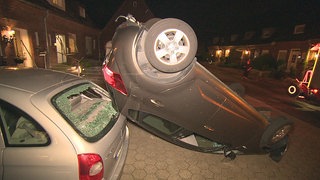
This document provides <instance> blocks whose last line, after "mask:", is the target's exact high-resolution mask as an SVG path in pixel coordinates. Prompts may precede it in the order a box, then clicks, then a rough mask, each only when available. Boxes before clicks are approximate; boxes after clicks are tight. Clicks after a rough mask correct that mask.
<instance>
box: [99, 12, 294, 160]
mask: <svg viewBox="0 0 320 180" xmlns="http://www.w3.org/2000/svg"><path fill="white" fill-rule="evenodd" d="M119 18H124V19H125V22H123V23H122V24H121V25H119V27H118V28H117V29H116V32H115V34H114V36H113V39H112V48H111V50H110V52H109V53H108V54H107V56H106V59H105V61H104V63H103V67H102V71H103V76H104V79H105V81H106V84H107V88H110V90H111V91H112V92H113V93H114V95H115V99H116V101H117V104H118V106H119V108H120V109H121V110H122V113H123V114H124V115H125V116H127V118H128V119H129V120H131V121H133V122H135V123H136V124H137V125H139V126H140V127H142V128H144V129H146V130H147V131H149V132H151V133H153V134H155V135H157V136H159V137H161V138H163V139H165V140H167V141H169V142H171V143H174V144H176V145H179V146H182V147H185V148H188V149H192V150H197V151H201V152H210V153H224V155H225V156H226V157H229V158H231V159H233V158H235V156H236V154H257V153H258V154H260V153H261V154H262V153H269V154H270V157H271V158H272V159H273V160H275V161H279V160H280V159H281V157H282V155H283V154H284V152H285V151H286V149H287V143H288V133H289V132H290V130H291V128H292V122H291V121H290V120H288V119H286V118H284V117H277V118H271V117H268V116H265V115H264V114H263V113H260V112H259V111H257V110H256V109H255V108H253V107H252V106H251V105H250V104H248V103H247V102H246V101H245V100H244V99H243V98H242V97H241V96H240V95H239V94H237V93H236V92H235V91H234V90H232V89H231V87H229V86H227V85H225V84H224V83H223V82H221V81H220V80H219V79H218V78H217V77H215V76H214V75H213V74H212V73H210V72H209V71H208V70H207V69H205V68H204V67H203V66H202V65H200V64H199V63H198V62H197V61H196V59H195V54H196V51H197V37H196V35H195V33H194V31H193V29H192V28H191V27H190V26H189V25H188V24H186V23H185V22H183V21H181V20H179V19H174V18H167V19H158V18H154V19H150V20H149V21H147V22H146V23H140V22H138V21H136V19H135V18H134V17H132V16H131V15H128V16H121V17H119ZM119 18H118V19H119Z"/></svg>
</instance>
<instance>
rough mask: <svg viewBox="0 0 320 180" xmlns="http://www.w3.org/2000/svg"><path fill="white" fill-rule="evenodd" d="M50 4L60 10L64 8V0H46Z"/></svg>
mask: <svg viewBox="0 0 320 180" xmlns="http://www.w3.org/2000/svg"><path fill="white" fill-rule="evenodd" d="M47 1H48V2H49V3H50V4H51V5H52V6H55V7H57V8H59V9H61V10H64V11H65V10H66V4H65V0H47Z"/></svg>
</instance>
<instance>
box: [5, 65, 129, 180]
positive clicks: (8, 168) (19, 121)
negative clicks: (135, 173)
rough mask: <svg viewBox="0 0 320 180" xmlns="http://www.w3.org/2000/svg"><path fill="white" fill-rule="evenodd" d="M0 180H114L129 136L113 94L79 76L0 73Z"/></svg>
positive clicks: (24, 71)
mask: <svg viewBox="0 0 320 180" xmlns="http://www.w3.org/2000/svg"><path fill="white" fill-rule="evenodd" d="M0 92H1V93H0V125H1V131H0V133H1V138H0V148H1V152H0V161H1V165H0V177H1V179H60V180H61V179H68V180H70V179H86V180H87V179H117V178H119V176H120V173H121V170H122V168H123V166H124V162H125V159H126V154H127V151H128V138H129V131H128V128H127V126H126V118H125V117H124V116H123V115H121V114H120V113H119V111H118V108H117V106H116V104H115V102H114V100H113V97H112V96H111V94H110V93H109V92H107V91H105V90H104V89H102V88H101V87H99V86H97V85H95V84H94V83H92V82H90V81H88V80H85V79H81V78H79V77H77V76H74V75H71V74H66V73H62V72H57V71H51V70H44V69H22V70H9V69H1V70H0Z"/></svg>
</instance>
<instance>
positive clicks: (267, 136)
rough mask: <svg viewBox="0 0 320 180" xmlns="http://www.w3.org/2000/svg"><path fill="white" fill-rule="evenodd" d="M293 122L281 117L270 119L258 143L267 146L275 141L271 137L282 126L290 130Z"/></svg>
mask: <svg viewBox="0 0 320 180" xmlns="http://www.w3.org/2000/svg"><path fill="white" fill-rule="evenodd" d="M292 124H293V122H292V121H290V120H288V119H286V118H282V117H278V118H276V119H274V120H272V121H271V123H270V125H269V126H268V127H267V129H266V130H265V132H264V133H263V135H262V138H261V142H260V145H261V146H262V147H264V148H268V147H270V146H272V145H274V144H276V143H277V142H273V137H274V135H275V134H276V133H277V131H279V130H280V129H282V128H283V127H286V130H288V131H290V130H291V129H292Z"/></svg>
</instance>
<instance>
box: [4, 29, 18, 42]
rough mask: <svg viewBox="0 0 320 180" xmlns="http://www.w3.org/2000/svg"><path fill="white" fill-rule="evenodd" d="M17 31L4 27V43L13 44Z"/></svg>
mask: <svg viewBox="0 0 320 180" xmlns="http://www.w3.org/2000/svg"><path fill="white" fill-rule="evenodd" d="M14 35H15V31H14V30H12V29H11V28H10V27H9V26H6V27H3V28H2V30H1V37H2V41H4V42H5V43H12V42H13V39H14Z"/></svg>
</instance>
